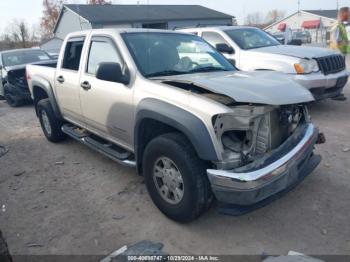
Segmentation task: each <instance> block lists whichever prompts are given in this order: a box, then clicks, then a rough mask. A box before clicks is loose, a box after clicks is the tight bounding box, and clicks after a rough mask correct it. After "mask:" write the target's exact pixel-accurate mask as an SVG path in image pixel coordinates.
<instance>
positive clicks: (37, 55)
mask: <svg viewBox="0 0 350 262" xmlns="http://www.w3.org/2000/svg"><path fill="white" fill-rule="evenodd" d="M52 63H53V64H56V62H55V61H53V60H52V58H51V57H50V56H49V55H48V54H47V53H46V52H45V51H43V50H40V49H29V48H26V49H16V50H8V51H2V52H0V98H4V99H6V102H7V103H8V104H9V105H10V106H12V107H18V106H21V105H23V104H24V103H26V102H28V101H31V98H30V93H29V89H28V84H27V80H26V76H25V75H26V73H25V72H26V65H27V64H45V65H47V66H49V65H53V64H52Z"/></svg>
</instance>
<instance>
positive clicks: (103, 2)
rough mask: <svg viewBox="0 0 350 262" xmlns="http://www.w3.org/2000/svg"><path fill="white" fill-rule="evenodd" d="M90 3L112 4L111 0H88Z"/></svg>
mask: <svg viewBox="0 0 350 262" xmlns="http://www.w3.org/2000/svg"><path fill="white" fill-rule="evenodd" d="M87 4H88V5H106V4H111V1H105V0H88V1H87Z"/></svg>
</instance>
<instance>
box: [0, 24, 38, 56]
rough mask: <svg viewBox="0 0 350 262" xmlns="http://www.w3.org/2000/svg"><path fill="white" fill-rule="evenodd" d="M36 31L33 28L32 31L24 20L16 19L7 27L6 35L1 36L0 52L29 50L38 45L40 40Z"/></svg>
mask: <svg viewBox="0 0 350 262" xmlns="http://www.w3.org/2000/svg"><path fill="white" fill-rule="evenodd" d="M34 29H35V27H34V26H33V28H32V30H31V29H30V27H29V26H28V24H27V23H26V22H25V21H24V20H20V21H19V20H16V19H14V20H13V21H12V22H11V23H9V24H8V25H7V26H6V28H5V32H6V33H4V34H3V35H1V36H0V50H7V49H14V48H28V47H33V46H35V45H37V44H38V42H39V38H38V34H37V32H36V31H35V30H34Z"/></svg>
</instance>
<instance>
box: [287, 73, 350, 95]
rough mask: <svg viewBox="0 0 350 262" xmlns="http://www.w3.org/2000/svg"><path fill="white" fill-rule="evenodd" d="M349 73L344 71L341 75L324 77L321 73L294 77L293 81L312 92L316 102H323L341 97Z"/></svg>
mask: <svg viewBox="0 0 350 262" xmlns="http://www.w3.org/2000/svg"><path fill="white" fill-rule="evenodd" d="M349 75H350V74H349V72H348V71H346V70H343V71H341V72H339V73H335V74H329V75H324V74H323V73H321V72H318V73H312V74H307V75H293V79H294V80H295V81H296V82H297V83H299V84H300V85H302V86H303V87H305V88H307V89H309V90H310V92H311V93H312V94H313V96H314V98H315V100H322V99H326V98H332V97H336V96H339V95H340V94H341V93H342V91H343V88H344V86H345V85H346V83H347V81H348V78H349Z"/></svg>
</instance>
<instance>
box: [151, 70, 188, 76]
mask: <svg viewBox="0 0 350 262" xmlns="http://www.w3.org/2000/svg"><path fill="white" fill-rule="evenodd" d="M186 73H187V72H183V71H177V70H164V71H160V72H155V73H151V74H147V75H146V77H156V76H170V75H182V74H186Z"/></svg>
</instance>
